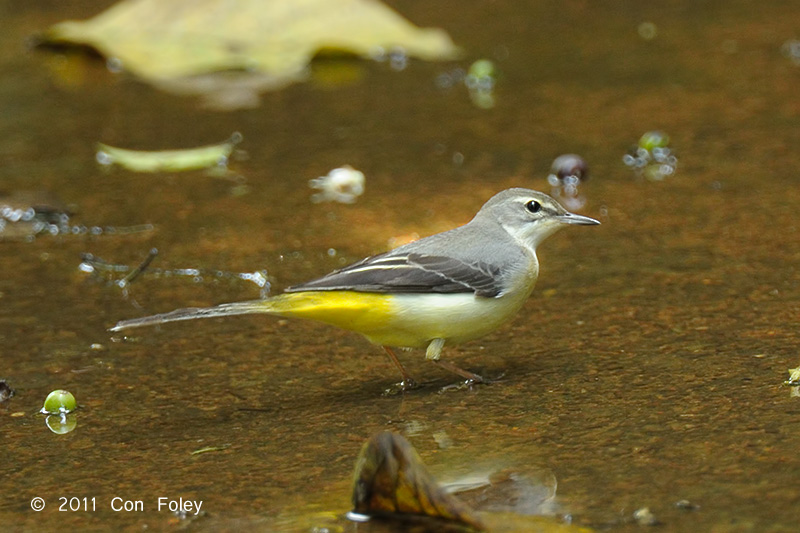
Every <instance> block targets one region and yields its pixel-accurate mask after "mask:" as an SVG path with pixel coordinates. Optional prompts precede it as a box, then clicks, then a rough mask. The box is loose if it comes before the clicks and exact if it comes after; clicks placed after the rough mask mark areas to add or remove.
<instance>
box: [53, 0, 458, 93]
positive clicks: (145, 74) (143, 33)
mask: <svg viewBox="0 0 800 533" xmlns="http://www.w3.org/2000/svg"><path fill="white" fill-rule="evenodd" d="M44 38H45V40H46V41H47V42H50V43H71V44H82V45H89V46H92V47H94V48H96V49H97V50H98V51H100V52H101V53H102V54H104V55H105V56H106V57H107V58H114V59H115V60H118V61H119V62H120V63H121V66H122V68H124V69H125V70H128V71H130V72H132V73H134V74H136V75H137V76H140V77H142V78H144V79H147V80H150V81H159V80H160V81H166V80H171V79H175V78H184V77H187V76H195V75H200V74H208V73H211V72H217V71H223V70H245V71H247V72H250V73H254V74H262V75H263V74H266V75H269V76H273V77H274V78H275V79H276V80H294V79H297V77H298V76H300V75H301V74H302V73H303V71H304V69H305V67H306V66H307V65H308V63H309V61H310V60H311V59H312V58H313V57H314V56H315V55H316V54H317V53H319V52H320V51H327V50H334V51H340V52H347V53H351V54H355V55H358V56H362V57H371V58H374V57H379V56H381V55H384V54H386V53H388V52H390V51H392V50H393V49H400V50H402V51H403V53H405V54H407V55H410V56H414V57H418V58H421V59H426V60H437V59H448V58H452V57H454V56H455V55H456V54H457V53H458V49H457V47H456V46H455V45H454V44H453V42H452V41H451V40H450V37H449V36H448V35H447V34H446V33H445V32H444V31H443V30H440V29H436V28H427V29H421V28H418V27H416V26H414V25H413V24H411V23H410V22H409V21H407V20H406V19H404V18H403V17H402V16H400V15H399V14H397V13H396V12H395V11H393V10H392V9H390V8H389V7H387V6H385V5H384V4H382V3H380V2H378V1H377V0H337V1H331V0H292V1H284V0H269V1H265V0H123V1H122V2H120V3H118V4H116V5H114V6H113V7H111V8H110V9H108V10H107V11H105V12H103V13H101V14H99V15H97V16H96V17H94V18H92V19H90V20H87V21H66V22H61V23H59V24H56V25H55V26H53V27H51V28H50V30H49V31H48V32H47V33H46V35H45V36H44Z"/></svg>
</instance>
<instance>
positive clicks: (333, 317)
mask: <svg viewBox="0 0 800 533" xmlns="http://www.w3.org/2000/svg"><path fill="white" fill-rule="evenodd" d="M529 293H530V291H529V290H527V291H521V292H519V293H517V294H509V295H504V296H501V297H499V298H482V297H477V296H475V295H473V294H466V293H461V294H399V295H389V294H380V293H366V292H354V291H304V292H293V293H285V294H281V295H279V296H276V297H274V298H270V299H269V300H267V301H266V302H268V307H269V312H271V313H274V314H277V315H281V316H286V317H296V318H308V319H311V320H317V321H319V322H324V323H326V324H331V325H333V326H337V327H339V328H342V329H346V330H350V331H355V332H357V333H360V334H362V335H363V336H364V337H366V338H367V339H368V340H369V341H371V342H373V343H375V344H379V345H383V346H397V347H404V348H423V347H425V346H427V345H428V343H429V342H430V341H431V340H433V339H444V340H445V341H447V342H448V343H458V342H464V341H468V340H472V339H476V338H478V337H481V336H483V335H485V334H487V333H489V332H490V331H492V330H494V329H496V328H497V327H498V326H500V325H501V324H503V323H504V322H506V321H507V320H508V319H510V318H511V317H512V316H513V315H514V314H515V313H516V312H517V311H518V310H519V308H520V307H521V306H522V304H523V303H524V302H525V299H526V298H527V297H528V294H529ZM266 302H265V303H266Z"/></svg>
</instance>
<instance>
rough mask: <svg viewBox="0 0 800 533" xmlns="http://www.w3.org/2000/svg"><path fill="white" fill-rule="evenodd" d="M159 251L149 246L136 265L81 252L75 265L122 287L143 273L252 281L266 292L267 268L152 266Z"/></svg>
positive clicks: (193, 278)
mask: <svg viewBox="0 0 800 533" xmlns="http://www.w3.org/2000/svg"><path fill="white" fill-rule="evenodd" d="M157 255H158V250H157V249H156V248H152V249H151V250H150V251H149V252H148V254H147V256H146V257H145V258H144V260H143V261H142V262H141V263H139V264H138V265H136V266H130V265H122V264H116V263H111V262H108V261H106V260H105V259H102V258H100V257H97V256H96V255H93V254H91V253H84V254H82V255H81V263H80V265H79V266H78V268H79V269H80V270H81V271H82V272H85V273H87V274H91V275H92V276H95V277H97V278H103V277H104V278H105V279H106V281H107V283H109V284H111V285H115V286H117V287H119V288H121V289H123V290H126V289H127V288H128V287H130V285H131V283H133V281H135V280H136V279H138V278H139V277H140V276H142V275H147V276H150V277H153V278H190V279H191V280H192V281H193V282H195V283H202V282H204V281H206V280H212V281H215V280H227V281H248V282H251V283H255V284H256V285H257V286H258V287H259V288H260V289H261V297H262V298H264V297H266V296H268V295H269V292H270V282H269V278H268V277H267V271H266V270H257V271H255V272H228V271H225V270H212V269H205V268H171V269H166V268H151V267H150V264H151V263H152V262H153V260H154V259H155V258H156V256H157Z"/></svg>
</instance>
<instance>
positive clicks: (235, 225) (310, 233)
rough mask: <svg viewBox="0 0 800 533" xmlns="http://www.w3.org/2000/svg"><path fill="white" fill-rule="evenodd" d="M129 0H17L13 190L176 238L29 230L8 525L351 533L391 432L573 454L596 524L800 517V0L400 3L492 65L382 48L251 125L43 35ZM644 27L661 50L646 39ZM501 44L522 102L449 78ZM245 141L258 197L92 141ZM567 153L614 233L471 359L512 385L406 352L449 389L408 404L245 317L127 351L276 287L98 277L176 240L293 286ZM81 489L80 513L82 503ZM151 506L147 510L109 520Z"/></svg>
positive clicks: (177, 253) (6, 158)
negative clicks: (657, 133)
mask: <svg viewBox="0 0 800 533" xmlns="http://www.w3.org/2000/svg"><path fill="white" fill-rule="evenodd" d="M107 5H108V3H106V2H86V3H85V4H82V5H81V6H77V7H76V6H70V5H69V4H63V5H62V4H61V3H57V2H40V3H37V5H36V6H27V5H25V6H23V5H22V4H20V5H15V6H3V7H0V12H2V17H3V20H4V24H3V25H4V27H6V29H7V30H8V31H5V32H2V33H3V35H2V37H0V39H2V45H3V46H2V47H0V50H2V52H0V73H2V75H0V101H2V109H3V117H2V120H0V189H2V191H3V192H6V193H9V192H11V193H13V192H14V191H22V190H25V191H29V190H46V191H49V193H50V194H54V195H56V196H57V197H58V198H60V200H61V201H62V202H64V204H65V205H68V206H70V208H71V209H74V214H73V215H72V216H71V219H72V220H74V221H76V222H79V223H84V224H89V225H92V224H98V225H114V226H131V225H138V224H145V223H149V224H154V225H155V229H154V230H153V231H149V232H143V233H136V234H131V235H118V236H101V237H86V236H70V235H59V236H55V237H51V236H39V237H38V238H36V239H35V240H33V242H21V241H8V242H2V243H0V272H1V273H2V275H0V341H1V342H2V351H1V352H0V353H1V354H2V355H1V356H0V357H1V358H2V364H0V378H5V379H6V380H7V381H8V383H9V384H10V385H11V386H12V387H13V388H14V389H15V390H16V395H15V396H14V397H13V398H12V399H11V400H9V401H7V402H5V403H3V404H0V434H1V435H2V446H3V449H4V453H3V459H2V462H0V478H2V490H0V518H2V522H3V523H4V524H6V525H10V529H11V530H19V531H22V530H31V531H32V530H52V529H54V528H56V527H73V528H78V529H81V530H104V529H114V530H127V531H139V530H142V529H143V528H145V527H146V528H148V529H149V530H156V531H160V530H172V529H178V528H182V527H188V528H189V529H193V530H202V531H217V530H220V531H221V530H230V529H233V528H244V529H247V530H259V529H260V530H266V531H271V530H281V531H284V530H285V531H309V530H311V528H312V527H315V526H318V527H330V528H332V529H331V530H341V528H345V529H347V528H350V529H352V528H353V527H354V526H352V525H350V524H348V523H347V522H346V521H344V520H342V519H341V518H340V517H341V514H342V513H343V512H345V511H347V509H348V501H349V490H350V489H349V480H350V476H351V472H352V468H353V465H354V460H355V457H356V455H357V453H358V450H359V448H360V446H361V443H362V442H363V441H364V440H365V439H366V438H367V437H368V436H370V435H372V434H374V433H375V432H377V431H380V430H384V429H392V430H396V431H399V432H402V433H404V434H405V435H407V436H408V437H409V438H410V440H411V441H412V443H413V444H414V445H415V446H416V447H417V448H418V450H419V452H420V454H421V455H422V457H423V459H424V460H425V461H426V463H427V464H428V465H429V466H430V468H431V470H432V471H433V472H434V474H436V475H438V476H441V477H443V478H445V477H451V476H453V475H456V474H466V473H468V472H470V471H471V470H474V469H476V468H478V466H480V468H494V467H498V468H499V467H502V468H512V469H517V470H518V471H521V472H522V471H545V470H546V471H548V472H552V475H553V476H554V477H555V479H557V481H558V488H557V499H556V502H555V503H556V506H557V514H558V515H570V516H571V517H572V519H573V520H574V522H575V523H578V524H581V525H587V526H591V527H595V528H598V529H604V530H605V529H608V530H611V531H633V530H640V529H641V528H642V527H645V526H641V525H638V524H635V523H634V522H633V520H632V515H633V512H634V511H636V510H637V509H641V508H643V507H648V508H649V509H650V510H651V512H652V513H653V514H654V515H655V516H656V517H657V519H658V520H659V521H660V522H661V526H660V530H662V531H715V532H729V531H731V532H732V531H736V532H739V531H775V532H778V531H787V530H790V529H792V528H794V527H796V516H795V512H794V510H795V509H797V508H798V504H800V482H799V481H798V476H799V474H800V455H799V454H798V450H800V437H798V432H797V424H796V422H797V420H798V416H800V397H797V395H793V394H792V389H791V388H790V387H786V386H784V385H782V383H783V381H784V380H785V379H787V377H788V373H787V369H789V368H794V367H797V366H798V365H800V350H798V320H799V319H798V316H799V314H798V313H799V312H800V286H799V284H800V273H799V272H798V264H800V247H798V243H799V242H800V240H798V237H797V232H798V222H797V212H798V206H800V187H798V184H800V178H798V172H797V169H798V168H800V155H799V154H800V152H798V149H797V147H798V146H800V128H798V124H800V99H798V87H799V86H800V66H798V65H796V64H795V63H794V62H793V61H792V59H791V58H790V57H787V56H786V55H785V54H784V53H782V51H781V48H782V45H784V43H786V42H787V41H791V40H792V39H797V38H799V37H800V35H798V34H797V31H798V26H797V22H798V15H797V10H796V6H795V5H794V3H793V2H780V1H779V2H769V3H760V4H758V5H756V4H753V3H750V2H738V1H734V2H726V3H724V4H714V3H701V4H697V3H695V2H678V1H666V2H660V3H658V4H647V5H642V4H641V3H635V2H618V3H615V4H614V5H609V6H599V5H597V6H595V5H594V3H591V2H580V1H570V2H540V3H537V4H536V5H530V4H529V3H526V2H506V3H501V4H498V3H495V2H476V3H471V4H469V6H468V7H465V6H464V5H462V4H461V3H451V4H450V5H445V4H434V5H428V3H426V2H418V1H398V2H392V5H394V6H395V7H397V8H398V9H399V10H400V11H401V12H403V13H404V14H405V15H406V16H407V17H409V18H411V19H412V20H413V21H415V22H417V23H418V24H420V25H425V26H441V27H445V28H446V29H447V30H448V31H449V32H450V33H451V35H452V36H453V37H454V39H455V40H456V41H457V42H458V43H459V44H461V45H462V46H464V47H465V49H466V50H467V58H466V59H464V60H462V61H458V62H454V63H445V64H435V63H422V62H419V61H412V62H411V63H410V65H409V66H408V68H406V69H405V70H404V71H402V72H396V71H393V70H392V69H391V68H390V67H389V66H388V65H387V64H380V63H368V62H364V63H363V64H360V65H359V67H358V68H359V69H360V70H361V73H360V77H359V78H358V79H357V80H356V81H354V82H352V83H350V84H345V85H341V86H334V87H332V86H330V85H327V84H323V83H322V82H321V81H310V82H308V83H304V84H297V85H293V86H291V87H289V88H287V89H285V90H283V91H280V92H277V93H267V94H264V95H262V103H261V105H260V106H259V107H258V108H256V109H250V110H241V111H231V112H216V111H210V110H206V109H203V108H201V107H200V106H199V105H198V103H197V101H196V100H195V99H192V98H181V97H177V96H171V95H168V94H164V93H161V92H158V91H157V90H155V89H152V88H150V87H148V86H147V85H145V84H142V83H139V82H136V81H133V80H131V79H129V78H126V77H124V76H122V77H121V76H117V75H113V74H110V73H108V72H107V71H106V70H105V68H104V65H103V64H102V63H101V62H99V61H96V60H92V59H84V58H83V56H80V55H79V56H77V57H72V55H68V56H63V55H60V54H55V53H50V52H48V53H42V52H34V51H31V50H29V49H27V48H26V46H25V41H26V38H27V37H28V36H30V35H31V34H33V33H35V32H36V31H38V30H41V29H43V28H46V27H47V26H48V25H50V24H52V23H55V22H57V21H59V20H62V19H67V18H81V17H88V16H90V15H92V14H94V13H96V12H99V11H100V10H101V9H102V8H104V7H105V6H107ZM75 10H77V11H75ZM645 22H650V23H652V24H654V25H655V28H656V30H657V31H656V36H655V37H654V38H653V39H651V40H646V39H643V38H642V37H641V36H640V35H639V33H638V32H637V29H638V28H639V26H640V25H641V24H642V23H645ZM646 29H647V28H646ZM784 48H785V47H784ZM481 57H487V58H490V59H493V60H495V62H496V65H497V67H498V69H499V71H500V72H501V77H500V78H499V80H498V83H497V87H496V90H495V98H496V105H495V107H494V108H492V109H479V108H477V107H475V106H474V105H473V104H472V103H471V101H470V98H469V95H468V93H467V91H466V89H464V88H463V87H453V88H451V89H441V88H439V87H437V85H436V83H435V82H436V79H437V77H438V76H440V75H441V74H442V73H446V72H449V71H451V70H452V69H454V68H457V67H462V68H464V67H467V66H468V65H469V62H470V60H472V59H477V58H481ZM654 129H661V130H664V131H666V132H668V133H669V135H670V137H671V139H672V141H671V147H672V148H673V149H674V150H675V153H676V154H677V157H678V160H679V163H678V168H677V171H676V172H675V174H674V175H671V176H668V177H667V178H666V179H664V180H663V181H660V182H652V181H648V180H645V179H637V178H636V177H635V176H634V175H633V173H632V172H631V170H630V169H629V168H627V167H626V166H625V165H624V164H623V163H622V156H623V155H624V153H625V152H626V150H627V149H628V148H629V147H630V146H631V145H632V144H635V143H636V141H637V140H638V138H639V137H640V136H641V135H642V134H643V133H644V132H646V131H648V130H654ZM233 131H241V132H242V134H243V135H244V142H243V143H242V145H241V148H242V149H244V150H246V151H247V153H248V155H249V157H248V158H247V159H246V160H243V161H237V162H235V163H233V165H232V167H233V168H234V169H235V170H236V171H237V172H238V173H240V174H241V175H242V176H244V177H245V179H246V187H247V188H246V189H242V188H240V187H239V188H237V184H236V183H234V182H231V181H228V180H224V179H219V178H214V177H209V176H206V175H204V174H203V173H202V172H191V173H186V174H155V175H143V174H142V175H140V174H133V173H130V172H127V171H124V170H119V169H116V170H112V171H110V172H106V171H104V170H103V169H100V168H98V166H97V165H96V163H95V161H94V148H93V146H94V143H95V142H96V141H103V142H107V143H109V144H117V145H123V146H129V147H134V148H147V149H154V148H167V147H170V148H171V147H190V146H197V145H202V144H207V143H211V142H216V141H221V140H223V139H225V138H226V137H227V136H228V135H230V133H231V132H233ZM565 152H576V153H579V154H581V155H582V156H583V157H584V158H586V160H587V161H588V162H589V165H590V171H591V178H590V179H589V180H588V181H587V182H586V183H585V184H583V185H581V187H580V190H581V192H582V193H583V194H584V195H585V196H586V198H587V203H586V205H585V207H583V208H582V209H581V210H580V212H581V213H583V214H586V215H589V216H593V217H596V218H599V219H600V220H601V221H602V225H601V226H599V227H578V228H568V229H566V230H564V231H562V232H561V233H559V234H557V235H556V236H554V237H551V238H550V240H548V241H547V242H546V243H545V244H543V245H542V246H541V247H540V249H539V258H540V261H541V264H542V270H541V274H540V277H539V283H538V286H537V288H536V290H535V291H534V294H533V296H532V297H531V299H530V300H529V301H528V302H527V304H526V305H525V307H524V308H523V309H522V311H521V312H520V313H519V315H518V316H517V317H516V318H515V319H514V320H513V321H512V322H511V323H509V324H508V325H506V326H505V327H503V328H502V329H500V330H498V331H497V332H495V333H493V334H490V335H488V336H487V337H485V338H483V339H480V340H478V341H474V342H471V343H467V344H464V345H462V346H458V347H448V349H446V351H445V357H448V358H449V359H450V360H452V361H454V362H456V363H457V364H459V365H461V366H463V367H465V368H469V369H471V370H474V371H476V372H479V373H482V374H485V375H487V376H489V377H493V376H495V377H496V376H502V378H501V380H500V381H499V382H497V383H494V384H492V385H489V386H481V387H477V388H475V389H474V390H470V391H458V392H449V393H446V394H439V393H438V390H439V389H440V388H441V387H443V386H445V385H448V384H450V383H452V382H453V378H452V377H451V376H450V375H446V374H445V373H443V372H442V371H441V370H440V369H438V368H435V367H434V366H433V365H431V364H429V363H426V362H425V361H424V358H423V354H422V353H421V352H408V353H402V354H401V358H402V359H403V361H404V362H406V364H407V366H408V368H409V370H410V372H412V374H413V375H415V376H416V377H418V379H420V380H422V381H424V382H425V386H424V387H422V388H421V389H419V390H415V391H413V392H410V393H408V394H405V395H399V396H388V397H387V396H382V391H383V390H384V389H386V388H387V387H389V386H391V384H392V383H394V382H395V381H397V378H398V376H397V375H396V372H395V369H394V368H393V367H392V366H391V364H390V363H389V362H388V360H386V358H385V356H384V355H383V354H382V353H381V350H380V349H379V348H376V347H374V346H371V345H369V344H368V343H367V342H366V341H364V340H363V339H361V338H360V337H358V336H357V335H354V334H350V333H346V332H342V331H338V330H334V329H332V328H329V327H326V326H322V325H317V324H314V323H308V322H295V321H284V320H277V319H273V318H270V317H243V318H232V319H226V320H212V321H204V322H195V323H181V324H173V325H169V326H164V327H159V328H152V329H147V330H138V331H136V332H135V334H131V335H130V337H129V338H128V339H123V338H122V337H121V336H119V335H117V336H115V335H111V334H109V333H108V332H107V331H106V328H107V327H109V326H111V325H113V324H114V323H115V322H116V321H117V320H119V319H122V318H132V317H135V316H141V315H144V314H149V313H156V312H163V311H168V310H171V309H173V308H175V307H183V306H194V305H210V304H213V303H219V302H223V301H232V300H238V299H248V298H257V297H258V288H257V287H256V286H255V285H253V284H249V283H245V282H233V281H230V280H222V281H217V282H212V281H209V280H208V279H205V280H204V281H203V282H199V283H197V282H193V281H191V280H190V279H188V278H184V277H180V278H177V277H176V278H173V279H165V278H157V277H153V276H148V275H146V274H145V275H144V276H142V277H141V278H140V279H138V280H136V282H135V283H133V284H132V285H131V287H130V288H129V291H128V293H127V295H125V294H123V292H122V291H121V290H120V289H119V288H118V287H115V286H113V285H110V284H108V283H102V282H100V281H98V280H97V279H94V278H92V277H91V276H89V275H87V274H85V273H83V272H81V271H79V269H78V265H79V264H80V256H81V254H82V253H86V252H89V253H92V254H95V255H97V256H99V257H102V258H104V259H107V260H109V261H113V262H117V263H120V264H130V265H133V264H136V263H137V262H138V261H141V260H142V259H143V258H144V256H145V255H146V254H147V251H148V250H150V249H151V248H153V247H156V248H158V249H159V256H158V258H157V259H156V260H155V261H154V263H153V266H154V267H160V268H186V267H195V268H204V269H211V270H214V269H219V270H225V271H230V272H249V271H255V270H260V269H266V270H267V271H268V272H269V274H270V276H271V279H272V281H273V289H274V290H276V291H279V290H280V289H281V288H282V287H284V286H288V285H291V284H293V283H297V282H300V281H303V280H306V279H309V278H311V277H314V276H318V275H321V274H324V273H326V272H328V271H329V270H331V269H333V268H336V267H337V266H340V265H341V264H345V263H348V262H350V261H355V260H357V259H360V258H361V257H363V256H365V255H368V254H371V253H375V252H379V251H382V250H385V249H387V248H388V247H389V242H390V239H391V238H398V237H399V238H403V237H404V236H408V235H412V234H414V233H417V234H419V235H428V234H431V233H435V232H438V231H442V230H445V229H448V228H451V227H454V226H456V225H458V224H462V223H464V222H466V221H467V220H469V218H470V217H471V216H472V215H473V214H474V212H475V211H476V210H477V209H478V208H479V207H480V206H481V204H482V203H483V202H484V201H485V200H486V199H487V198H488V197H489V196H491V195H492V194H493V193H494V192H497V191H499V190H501V189H503V188H506V187H510V186H524V187H530V188H534V189H539V190H543V191H549V188H550V186H549V185H548V184H547V181H546V176H547V174H548V171H549V165H550V162H551V161H552V160H553V158H555V157H556V156H557V155H559V154H561V153H565ZM343 164H350V165H352V166H354V167H355V168H358V169H360V170H362V171H363V172H364V173H365V174H366V176H367V181H366V192H365V194H364V195H363V196H361V197H360V198H359V199H358V201H357V203H355V204H354V205H342V204H312V203H311V202H310V201H309V197H310V194H311V192H312V191H311V190H310V189H309V188H308V185H307V181H308V180H309V179H310V178H314V177H317V176H320V175H324V174H326V173H327V172H328V171H329V170H331V169H332V168H335V167H339V166H341V165H343ZM241 193H244V194H241ZM58 388H64V389H68V390H70V391H71V392H73V393H74V394H75V396H76V397H77V400H78V403H79V405H80V409H79V411H78V412H77V420H78V424H77V427H76V429H75V430H74V431H72V432H70V433H68V434H65V435H56V434H54V433H51V432H50V431H49V430H48V429H47V427H46V426H45V420H44V417H43V416H42V415H39V414H37V411H38V409H39V408H40V407H41V404H42V402H43V400H44V398H45V396H46V395H47V393H48V392H50V391H51V390H53V389H58ZM204 449H205V450H206V451H205V453H194V454H193V452H197V451H198V450H204ZM35 497H41V498H44V500H45V502H46V508H45V509H44V510H43V511H41V512H38V513H37V512H34V511H33V510H31V501H32V499H33V498H35ZM61 498H65V499H66V500H62V499H61ZM70 498H79V499H80V505H79V507H81V508H80V510H76V511H67V510H64V511H61V510H59V507H63V502H64V501H69V499H70ZM84 498H86V500H84ZM115 498H117V499H116V500H115ZM159 498H165V500H163V502H169V501H172V500H178V499H180V498H183V499H184V500H192V501H202V502H203V503H202V509H201V510H202V513H201V515H200V516H198V517H197V518H195V519H192V518H191V517H190V518H181V517H179V516H176V515H175V514H173V513H172V512H170V510H169V508H168V506H165V507H163V508H162V509H161V510H159V509H158V503H159ZM681 500H687V501H688V502H690V504H691V505H688V507H689V508H688V509H687V508H680V507H678V506H676V503H677V502H679V501H681ZM125 501H128V502H139V501H140V502H142V506H143V507H144V510H143V511H142V512H138V511H115V510H114V509H113V508H112V502H113V503H114V504H115V505H116V506H117V507H118V508H119V506H120V505H123V502H125ZM84 502H88V505H89V507H90V509H88V510H87V509H85V507H86V505H87V504H84ZM92 504H94V509H91V506H92ZM73 505H74V503H73ZM131 505H133V503H131ZM68 507H69V505H67V508H68ZM685 507H687V506H685ZM190 514H191V513H190Z"/></svg>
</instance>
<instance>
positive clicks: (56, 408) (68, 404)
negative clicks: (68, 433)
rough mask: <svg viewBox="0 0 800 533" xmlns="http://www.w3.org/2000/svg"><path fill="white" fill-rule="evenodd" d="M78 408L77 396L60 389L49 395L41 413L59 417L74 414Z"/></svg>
mask: <svg viewBox="0 0 800 533" xmlns="http://www.w3.org/2000/svg"><path fill="white" fill-rule="evenodd" d="M76 407H77V403H76V402H75V396H73V395H72V393H71V392H69V391H65V390H61V389H59V390H54V391H53V392H51V393H50V394H48V395H47V399H46V400H45V401H44V407H42V411H41V412H42V413H44V414H47V415H57V414H60V413H69V412H72V411H74V410H75V408H76Z"/></svg>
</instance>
